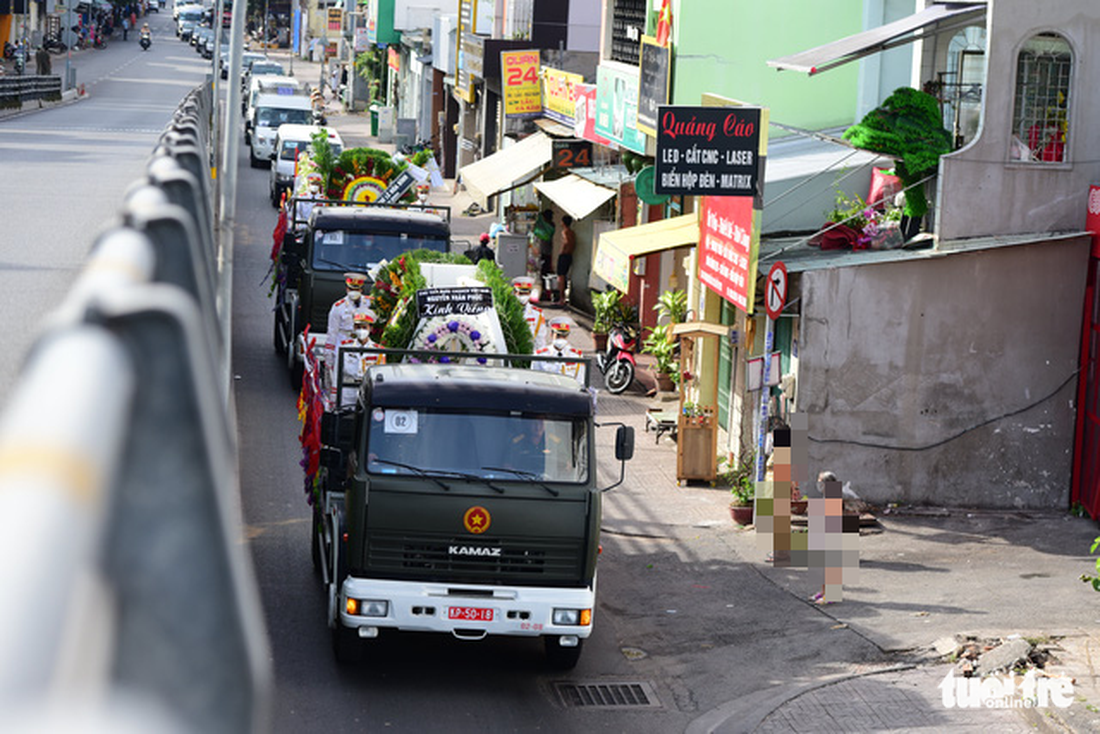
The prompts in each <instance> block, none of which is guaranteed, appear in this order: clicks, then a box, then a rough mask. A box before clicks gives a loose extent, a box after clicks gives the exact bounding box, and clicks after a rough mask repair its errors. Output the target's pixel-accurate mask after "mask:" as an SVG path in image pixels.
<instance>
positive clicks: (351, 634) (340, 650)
mask: <svg viewBox="0 0 1100 734" xmlns="http://www.w3.org/2000/svg"><path fill="white" fill-rule="evenodd" d="M332 652H333V653H334V654H335V655H336V662H338V663H358V662H360V661H361V660H362V659H363V641H362V640H360V639H359V631H358V630H353V629H349V628H347V627H345V626H344V625H342V624H340V620H336V626H335V627H333V628H332Z"/></svg>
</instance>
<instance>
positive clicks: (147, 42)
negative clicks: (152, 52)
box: [140, 33, 153, 51]
mask: <svg viewBox="0 0 1100 734" xmlns="http://www.w3.org/2000/svg"><path fill="white" fill-rule="evenodd" d="M140 43H141V50H142V51H148V50H149V46H151V45H152V43H153V39H151V38H149V36H148V35H146V34H144V33H143V34H142V36H141V41H140Z"/></svg>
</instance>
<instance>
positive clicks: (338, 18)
mask: <svg viewBox="0 0 1100 734" xmlns="http://www.w3.org/2000/svg"><path fill="white" fill-rule="evenodd" d="M343 21H344V11H343V10H341V9H340V8H329V9H328V29H329V30H330V31H336V32H339V31H340V26H342V25H343Z"/></svg>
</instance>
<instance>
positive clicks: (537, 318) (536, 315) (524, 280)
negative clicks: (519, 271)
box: [512, 276, 546, 349]
mask: <svg viewBox="0 0 1100 734" xmlns="http://www.w3.org/2000/svg"><path fill="white" fill-rule="evenodd" d="M534 287H535V279H534V278H528V277H525V276H520V277H518V278H512V292H514V293H515V294H516V298H518V299H519V302H520V303H522V304H523V318H524V320H526V321H527V328H529V329H530V330H531V342H532V346H533V347H534V348H535V349H538V348H540V347H542V346H544V345H545V344H546V318H545V317H544V316H543V314H542V309H541V308H539V307H538V306H536V305H534V304H533V303H531V291H532V289H534Z"/></svg>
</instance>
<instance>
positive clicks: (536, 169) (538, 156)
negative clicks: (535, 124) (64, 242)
mask: <svg viewBox="0 0 1100 734" xmlns="http://www.w3.org/2000/svg"><path fill="white" fill-rule="evenodd" d="M552 148H553V146H552V144H551V143H550V138H549V137H548V136H547V135H546V134H545V133H541V132H538V133H534V134H533V135H528V136H527V137H526V138H524V139H523V140H521V141H519V142H518V143H516V144H515V145H512V146H510V147H507V148H505V149H504V150H498V151H497V152H496V153H493V154H492V155H491V156H488V157H487V158H482V159H481V160H480V161H477V162H476V163H471V164H469V165H466V166H463V167H462V171H461V175H462V183H464V184H465V185H466V190H467V191H469V193H470V195H471V196H472V197H474V199H475V200H479V201H481V202H482V203H484V202H485V200H486V199H488V198H489V197H490V196H495V195H496V194H499V193H500V192H501V191H507V190H508V189H510V188H513V187H514V186H515V185H516V184H521V183H526V182H527V181H528V180H529V179H531V178H533V177H534V176H535V175H537V174H538V173H540V172H541V171H542V169H543V168H544V167H545V166H546V165H547V164H548V163H549V162H550V159H551V158H552V157H553V150H552Z"/></svg>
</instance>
